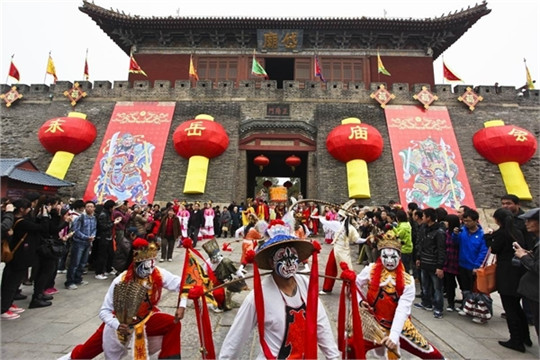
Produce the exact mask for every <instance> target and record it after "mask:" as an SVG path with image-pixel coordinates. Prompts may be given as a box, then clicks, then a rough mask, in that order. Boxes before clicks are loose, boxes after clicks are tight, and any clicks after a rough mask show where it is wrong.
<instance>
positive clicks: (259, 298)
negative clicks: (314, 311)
mask: <svg viewBox="0 0 540 360" xmlns="http://www.w3.org/2000/svg"><path fill="white" fill-rule="evenodd" d="M253 291H254V297H255V309H257V327H258V329H259V342H260V343H261V347H262V350H263V353H264V356H265V357H266V358H267V359H272V360H274V359H275V358H276V357H275V356H274V355H272V352H271V351H270V348H269V347H268V344H267V343H266V340H265V339H264V299H263V293H262V285H261V275H260V274H259V267H258V266H257V264H256V263H253Z"/></svg>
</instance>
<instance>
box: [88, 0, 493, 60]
mask: <svg viewBox="0 0 540 360" xmlns="http://www.w3.org/2000/svg"><path fill="white" fill-rule="evenodd" d="M79 9H80V10H81V11H82V12H84V13H86V14H87V15H88V16H90V17H91V18H92V19H93V20H94V21H95V22H96V24H98V26H99V27H100V28H101V29H102V30H103V31H104V32H105V33H106V34H107V35H108V36H109V37H110V38H111V39H112V40H113V41H114V42H115V43H116V44H117V45H118V46H119V47H120V48H121V49H122V50H124V51H125V52H126V53H127V54H129V52H130V49H131V46H132V45H143V46H144V45H147V46H154V45H155V44H154V42H155V43H159V44H161V45H163V44H171V43H172V42H175V44H176V45H175V46H177V47H183V46H185V45H186V44H184V43H181V41H185V38H186V37H193V38H194V39H195V38H197V37H200V36H203V37H204V36H211V35H212V34H215V32H216V31H218V32H219V33H220V34H222V35H225V34H226V33H238V32H242V36H245V35H249V37H252V36H253V34H256V30H257V29H303V30H304V32H309V31H317V32H320V33H325V32H326V33H328V34H329V36H332V35H334V36H335V34H337V33H339V32H340V31H341V32H346V33H347V34H349V35H350V33H353V34H354V36H355V37H358V36H368V37H371V36H375V38H376V40H377V41H380V42H381V44H383V45H388V46H390V47H388V48H396V49H399V48H401V47H403V44H402V43H401V42H400V41H399V39H400V38H402V37H405V38H408V41H410V42H416V43H417V45H418V46H419V47H420V48H424V49H425V48H426V47H427V46H429V47H431V48H432V49H433V58H434V59H436V58H437V57H438V56H439V55H440V54H442V53H443V52H444V50H446V49H447V48H448V47H450V46H451V45H452V44H453V43H454V42H456V41H457V40H458V39H459V38H460V37H461V36H462V35H463V34H464V33H465V32H466V31H467V30H468V29H469V28H471V27H472V26H473V25H474V23H476V22H477V21H478V20H479V19H480V18H481V17H483V16H485V15H487V14H489V13H490V12H491V10H490V9H488V8H487V3H486V2H485V1H484V2H483V3H481V4H479V5H478V4H477V5H475V6H473V7H469V8H467V9H462V10H461V11H455V12H453V13H449V14H447V15H445V14H443V15H441V16H440V17H435V18H425V19H412V18H409V19H401V18H367V17H356V18H286V17H285V18H246V17H226V18H225V17H182V16H168V17H141V16H137V15H129V14H125V13H124V12H123V11H122V12H120V11H118V10H117V11H114V10H113V9H112V8H111V9H110V10H107V9H104V8H102V7H100V6H97V5H95V4H93V3H89V2H87V1H83V5H82V6H81V7H80V8H79ZM430 39H431V40H430ZM366 41H370V40H366ZM375 45H376V47H377V46H378V45H379V43H377V44H375ZM165 46H167V45H165ZM187 46H193V45H190V44H189V42H188V43H187ZM369 46H373V44H371V45H369ZM382 48H385V46H382Z"/></svg>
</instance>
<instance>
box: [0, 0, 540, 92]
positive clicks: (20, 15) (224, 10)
mask: <svg viewBox="0 0 540 360" xmlns="http://www.w3.org/2000/svg"><path fill="white" fill-rule="evenodd" d="M94 2H95V4H97V5H99V6H102V7H104V8H106V9H110V8H113V9H115V10H116V9H118V10H120V11H124V12H125V13H126V14H128V13H129V14H131V15H142V16H176V15H180V16H194V17H204V16H216V17H227V16H243V17H278V18H279V17H327V16H328V17H350V18H357V17H362V16H366V17H374V18H378V17H380V18H382V17H384V16H385V13H386V17H387V18H420V19H422V18H435V17H440V16H441V15H443V14H448V13H449V12H454V11H456V10H457V11H459V10H461V9H464V8H467V7H468V6H474V5H475V2H474V1H465V0H452V1H449V0H421V1H420V0H411V1H405V0H394V1H389V0H378V1H359V0H325V1H322V0H293V1H291V0H271V1H267V0H243V1H240V0H176V1H164V0H152V1H149V0H145V1H140V0H131V1H128V0H94ZM539 3H540V1H538V0H506V1H503V0H491V1H488V8H489V9H491V10H492V12H491V13H490V14H488V15H487V16H484V17H483V18H481V19H480V20H479V21H478V22H477V23H476V24H474V25H473V26H472V27H471V28H470V29H469V30H468V31H467V32H466V33H465V34H464V35H463V36H462V37H461V38H460V39H459V40H458V41H457V42H456V43H455V44H454V45H452V46H451V47H450V48H449V49H447V50H446V52H445V53H444V54H443V56H444V60H445V63H446V64H447V65H448V66H449V67H450V68H451V69H452V70H453V71H454V72H455V73H456V75H458V76H460V77H461V78H462V79H463V80H464V83H465V84H467V85H474V86H476V85H493V84H494V83H495V82H498V83H499V84H500V85H504V86H515V87H520V86H522V85H524V84H525V79H526V78H525V65H524V63H523V59H524V58H526V59H527V65H528V67H529V70H530V72H531V74H532V77H533V78H534V79H535V80H536V79H538V78H540V55H539V47H538V46H539V44H540V39H539V37H540V5H539ZM81 5H82V1H81V0H63V1H59V0H57V1H54V0H52V1H45V0H39V1H38V0H0V13H1V26H2V41H1V43H0V46H1V49H0V50H1V57H0V71H1V73H0V82H1V83H3V84H5V83H8V84H11V83H12V82H13V79H11V78H10V79H7V74H8V70H9V64H10V60H11V55H13V54H14V55H15V57H14V63H15V65H16V66H17V68H18V69H19V72H20V75H21V81H20V83H22V84H43V83H46V84H50V83H52V81H53V79H52V77H51V76H47V77H46V78H45V70H46V65H47V57H48V54H49V51H51V52H52V58H53V60H54V63H55V65H56V73H57V75H58V79H59V80H67V81H72V82H74V81H76V80H82V78H83V76H82V75H83V66H84V58H85V53H86V49H88V63H89V68H90V69H89V70H90V81H94V80H108V81H111V82H113V81H115V80H126V79H127V77H128V72H127V70H128V66H129V57H128V56H127V55H126V54H125V53H124V52H123V51H121V50H120V49H119V48H118V47H117V46H116V44H115V43H114V42H113V41H112V40H111V39H110V38H108V37H107V35H105V33H104V32H103V31H102V30H101V29H100V28H99V27H98V26H97V24H95V23H94V22H93V21H92V20H91V19H90V17H89V16H87V15H86V14H83V13H82V12H81V11H80V10H79V9H78V8H79V6H81ZM388 70H389V71H390V72H391V71H392V69H388ZM434 71H435V82H436V83H437V84H442V83H444V82H443V77H442V57H439V58H438V59H437V60H436V61H435V64H434ZM323 74H324V69H323ZM454 84H455V83H454ZM539 84H540V83H539ZM537 88H538V86H537Z"/></svg>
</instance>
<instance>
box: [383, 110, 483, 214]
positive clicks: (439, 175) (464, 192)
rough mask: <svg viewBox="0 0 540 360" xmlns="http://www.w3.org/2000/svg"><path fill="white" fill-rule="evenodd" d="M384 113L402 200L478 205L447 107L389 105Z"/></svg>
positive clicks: (452, 207) (449, 207) (423, 204)
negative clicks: (427, 107)
mask: <svg viewBox="0 0 540 360" xmlns="http://www.w3.org/2000/svg"><path fill="white" fill-rule="evenodd" d="M385 115H386V121H387V124H388V132H389V134H390V143H391V146H392V157H393V159H394V164H395V166H394V168H395V171H396V177H397V181H398V189H399V196H400V202H401V204H403V205H406V204H407V203H409V202H415V203H417V204H418V205H419V206H420V207H423V208H426V207H432V208H437V207H443V208H445V209H446V210H448V211H449V212H451V213H455V210H456V209H458V208H459V207H460V206H461V205H467V206H469V207H472V208H475V204H474V199H473V196H472V193H471V190H470V187H469V181H468V178H467V174H466V173H465V167H464V166H463V161H462V159H461V154H460V152H459V147H458V145H457V141H456V137H455V134H454V129H453V127H452V122H451V121H450V116H449V114H448V110H447V109H446V107H444V106H432V107H430V108H429V109H428V110H424V109H422V108H419V107H417V106H397V105H389V106H387V107H386V108H385Z"/></svg>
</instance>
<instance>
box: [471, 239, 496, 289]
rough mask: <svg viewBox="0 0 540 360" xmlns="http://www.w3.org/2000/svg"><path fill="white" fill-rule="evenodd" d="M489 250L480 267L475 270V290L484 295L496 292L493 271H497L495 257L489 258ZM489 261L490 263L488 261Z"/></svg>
mask: <svg viewBox="0 0 540 360" xmlns="http://www.w3.org/2000/svg"><path fill="white" fill-rule="evenodd" d="M490 255H492V254H491V249H489V251H488V253H487V254H486V258H485V259H484V262H483V263H482V266H481V267H480V268H479V269H478V270H476V280H475V284H476V289H477V290H478V292H481V293H484V294H491V293H492V292H494V291H495V290H497V285H496V283H495V271H496V270H497V256H496V255H493V256H490ZM489 260H491V262H490V261H489Z"/></svg>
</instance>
